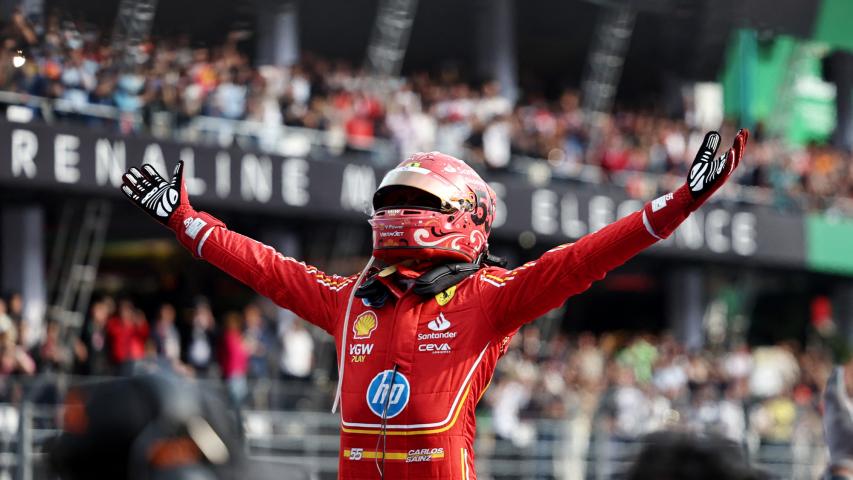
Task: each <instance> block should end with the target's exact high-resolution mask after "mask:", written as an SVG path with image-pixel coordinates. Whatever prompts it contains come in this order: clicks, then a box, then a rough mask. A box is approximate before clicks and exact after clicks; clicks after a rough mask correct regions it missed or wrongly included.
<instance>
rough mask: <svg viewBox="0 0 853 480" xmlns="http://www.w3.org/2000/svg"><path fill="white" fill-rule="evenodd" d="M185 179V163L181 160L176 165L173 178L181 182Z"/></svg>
mask: <svg viewBox="0 0 853 480" xmlns="http://www.w3.org/2000/svg"><path fill="white" fill-rule="evenodd" d="M183 177H184V161H183V160H181V161H180V162H178V164H177V165H175V171H174V172H172V178H173V179H177V180H178V181H179V182H180V181H181V180H183Z"/></svg>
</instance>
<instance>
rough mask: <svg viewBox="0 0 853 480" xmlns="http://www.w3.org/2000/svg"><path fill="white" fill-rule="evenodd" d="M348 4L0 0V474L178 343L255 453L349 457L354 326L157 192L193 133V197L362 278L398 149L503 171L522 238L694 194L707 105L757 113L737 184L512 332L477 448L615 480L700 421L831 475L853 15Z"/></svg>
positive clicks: (491, 456)
mask: <svg viewBox="0 0 853 480" xmlns="http://www.w3.org/2000/svg"><path fill="white" fill-rule="evenodd" d="M356 3H359V2H344V1H342V0H312V1H310V2H309V1H301V0H280V1H275V0H254V1H248V0H247V1H236V2H228V1H223V0H217V1H210V2H198V1H197V0H173V1H171V2H157V1H156V0H121V1H117V2H87V1H80V0H66V1H64V2H59V1H54V0H27V1H23V2H20V3H19V2H15V1H6V2H0V21H2V24H0V25H2V29H3V30H2V31H3V36H2V40H3V48H2V50H0V114H2V118H0V151H3V152H6V153H5V154H4V155H0V274H2V275H0V293H2V298H0V402H2V404H0V480H2V479H6V478H9V479H11V478H15V479H21V480H28V479H31V478H54V477H52V476H51V475H52V474H51V473H48V470H47V468H46V461H45V459H46V455H45V453H44V452H45V450H44V448H45V447H44V446H45V444H46V442H47V440H48V439H50V438H52V437H53V436H55V434H56V432H57V431H58V429H61V428H62V421H61V419H62V417H61V416H59V415H57V411H58V410H60V409H61V408H62V401H63V398H64V397H65V394H66V392H67V390H68V388H69V387H70V386H71V385H75V384H78V383H80V382H84V383H85V382H88V381H92V380H93V379H103V378H108V377H116V376H124V375H129V374H131V373H134V372H139V371H149V372H150V371H155V370H158V371H160V370H166V371H171V372H174V373H176V374H177V375H180V376H182V377H185V378H186V379H187V381H188V382H193V383H197V384H201V385H205V386H207V387H209V388H210V389H212V390H216V391H219V392H221V393H222V394H223V395H224V396H227V397H229V398H230V399H231V401H232V402H233V403H234V404H235V405H237V406H238V407H239V408H240V409H241V418H242V425H243V428H244V431H245V435H246V443H247V449H248V452H249V456H250V458H254V459H256V460H259V461H260V460H263V461H268V462H273V463H276V462H278V463H279V464H281V465H288V466H289V468H291V469H293V470H294V471H299V472H302V471H304V472H305V473H306V475H308V476H309V477H310V478H320V479H325V478H336V473H337V469H338V460H339V458H340V455H341V452H339V448H338V447H339V445H338V438H339V434H338V426H339V419H338V417H337V416H335V415H330V414H329V413H328V409H329V408H331V404H332V401H333V400H334V384H335V380H336V379H337V361H336V358H335V345H334V343H333V341H332V339H331V338H329V337H328V336H327V335H326V334H325V333H324V332H322V331H320V330H319V329H318V328H315V327H313V326H311V325H309V324H307V323H306V322H305V321H304V320H302V319H299V318H298V317H297V316H296V315H295V314H293V313H292V312H288V311H286V310H282V309H279V308H277V307H275V306H274V305H273V304H272V303H271V302H270V301H268V300H266V299H263V298H260V297H258V296H257V294H255V293H254V292H252V291H250V290H249V289H247V288H246V287H245V286H243V285H242V284H239V283H238V282H236V281H235V280H233V279H231V278H230V277H228V276H227V275H225V274H223V273H221V272H219V271H218V270H216V269H215V268H214V267H212V266H210V265H206V264H204V263H203V262H197V261H195V260H194V259H192V258H191V256H190V255H188V254H187V253H186V252H185V251H184V250H182V249H181V248H180V246H179V245H178V244H177V243H176V242H174V240H173V239H172V238H171V235H170V233H169V232H167V231H166V230H164V229H163V228H162V227H160V226H157V225H155V224H154V223H153V222H150V221H148V219H146V218H144V215H143V214H141V213H140V212H139V211H138V209H136V208H135V207H134V206H132V205H130V204H129V203H128V202H127V201H126V200H125V199H124V198H122V195H121V194H120V190H119V187H120V186H121V184H122V177H121V176H122V174H123V173H124V172H125V171H126V169H127V168H129V167H131V166H138V165H141V164H143V163H149V164H152V165H154V166H155V167H157V169H158V170H159V171H161V172H165V171H171V169H172V167H173V166H174V165H175V164H176V163H177V162H178V161H183V162H184V163H185V165H186V167H185V168H186V174H185V177H186V180H187V189H188V192H189V194H190V196H191V197H192V198H193V204H194V205H195V204H197V205H198V206H199V207H201V208H204V209H206V210H208V211H211V212H215V213H216V215H217V216H219V217H220V218H222V219H223V220H225V221H226V222H227V223H228V225H229V227H230V228H232V229H233V230H236V231H239V232H241V233H244V234H246V235H248V236H251V237H253V238H257V239H259V240H261V241H263V242H264V243H266V244H268V245H271V246H273V247H275V248H276V249H278V250H280V251H282V252H285V253H286V254H287V255H288V256H292V257H295V258H298V259H304V260H305V261H306V262H308V263H310V264H312V265H316V266H317V267H319V268H321V269H322V270H324V271H327V272H336V273H340V274H346V275H350V274H352V273H357V272H358V271H360V270H361V269H362V268H363V266H364V264H365V263H366V261H367V260H368V258H369V257H370V245H371V237H370V230H369V229H368V228H367V227H366V223H365V220H366V219H367V218H368V216H369V215H370V213H371V212H370V210H371V198H372V195H373V193H374V191H375V190H376V188H377V186H378V184H379V181H380V180H381V178H382V176H383V175H384V174H385V172H387V171H388V170H389V169H390V168H391V167H392V166H393V165H395V164H397V163H398V162H399V161H401V160H402V159H404V158H406V157H407V156H409V155H411V154H412V153H414V152H418V151H432V150H438V151H442V152H445V153H448V154H451V155H454V156H457V157H459V158H463V159H465V160H466V161H468V162H469V163H470V164H472V166H474V168H475V169H477V171H478V172H480V173H481V174H482V175H483V176H484V178H486V179H487V180H488V181H489V182H490V184H491V185H492V187H493V188H494V190H495V191H496V193H497V195H498V197H499V201H498V205H499V206H498V213H497V216H496V219H495V223H494V227H495V230H494V232H493V234H492V244H493V245H492V246H491V248H492V251H493V253H496V254H498V255H500V256H502V257H505V258H506V259H508V261H509V264H510V265H511V266H517V265H521V264H523V263H524V262H526V261H529V260H531V259H534V258H536V257H537V256H539V255H541V254H542V253H543V252H545V251H546V250H548V249H550V248H551V247H553V246H555V245H557V244H561V243H566V242H572V241H575V240H577V239H579V238H580V237H582V236H583V235H585V234H587V233H591V232H594V231H596V230H598V229H599V228H601V227H603V226H604V225H607V224H609V223H611V222H612V221H614V220H616V219H618V218H621V217H623V216H625V215H627V214H629V213H631V212H633V211H636V210H637V209H638V208H641V207H642V205H643V202H644V201H646V200H648V199H652V198H655V197H657V196H658V195H660V194H662V193H664V192H669V191H671V190H673V189H674V187H677V186H678V185H680V183H682V182H683V179H684V178H685V176H686V174H687V170H688V168H689V166H690V164H691V162H692V161H693V155H694V152H695V151H696V150H697V148H698V145H699V144H700V142H701V141H702V138H703V135H704V133H705V132H706V131H707V130H710V129H719V130H720V132H721V134H722V136H723V138H725V139H727V140H726V141H728V139H730V138H732V137H733V136H734V133H735V131H736V128H738V127H741V126H747V127H749V128H750V129H751V130H752V137H751V138H750V145H749V149H748V150H747V153H746V157H745V158H744V160H743V163H742V165H741V166H740V168H739V169H738V171H737V172H736V174H735V177H734V178H733V180H734V181H733V182H731V183H730V184H728V185H727V186H726V187H724V188H723V189H722V190H721V191H720V192H719V195H717V196H715V197H714V199H713V200H712V201H711V203H709V204H708V205H706V206H704V207H703V208H702V209H701V210H699V211H698V212H696V214H694V215H692V216H691V217H690V218H689V219H688V220H687V222H685V223H684V224H683V225H682V226H681V227H680V228H679V230H677V231H676V233H675V234H674V235H673V236H672V237H671V238H670V239H669V240H667V241H664V242H661V243H659V244H657V245H655V246H654V247H653V248H651V249H649V250H648V251H647V252H645V253H643V254H642V255H641V256H639V257H638V258H636V259H634V260H632V261H630V262H629V263H628V264H626V265H625V266H623V267H621V268H619V269H618V270H616V271H615V272H613V273H612V274H610V275H608V277H607V278H606V279H605V280H603V281H601V282H598V283H596V284H595V285H594V286H593V287H592V288H591V289H590V290H589V291H588V292H587V293H586V294H584V295H583V296H580V297H576V298H572V299H570V300H569V301H568V302H567V303H566V304H565V305H564V306H563V307H561V308H560V309H558V310H556V311H553V312H550V313H548V314H546V315H545V316H543V317H542V318H540V319H539V320H537V321H536V322H535V323H533V324H530V325H528V326H525V327H524V328H523V329H522V330H521V331H520V332H519V334H517V335H516V336H515V337H514V338H513V340H512V342H511V343H510V344H509V349H508V352H507V353H506V355H505V357H504V358H503V359H502V361H501V363H499V364H498V371H497V373H496V375H495V377H494V379H493V380H492V383H491V387H490V388H489V390H488V392H487V393H486V395H485V396H484V398H483V400H482V402H481V403H480V404H479V406H478V410H477V412H478V432H477V447H476V450H477V454H478V457H477V461H478V462H479V463H478V473H479V476H480V478H481V479H516V478H523V479H576V478H577V479H606V478H623V477H622V475H623V474H624V472H625V471H626V469H627V466H628V465H629V464H630V463H631V461H632V460H633V458H634V455H635V453H636V452H637V450H638V448H639V446H640V441H639V439H640V438H641V437H642V436H643V435H644V434H646V433H649V432H652V431H656V430H659V429H675V430H679V431H687V432H694V433H700V432H705V433H715V434H719V435H722V436H724V437H726V438H728V439H731V440H733V441H734V442H736V443H737V444H739V445H741V446H742V447H743V450H744V451H745V452H746V453H747V456H748V458H749V460H750V462H752V463H753V464H755V465H758V466H761V467H762V468H764V469H765V470H767V471H770V472H772V473H773V474H774V475H776V476H778V477H780V478H792V479H812V478H817V477H818V475H820V473H821V472H822V471H823V469H824V468H825V467H826V462H827V459H828V457H827V452H826V448H825V446H824V443H823V440H822V429H821V416H820V411H819V406H820V392H821V391H822V389H823V386H824V384H825V382H826V378H827V376H828V375H829V372H830V369H831V367H832V365H833V364H835V363H841V362H844V361H846V360H847V358H848V355H849V351H850V347H849V346H850V342H851V339H853V255H851V254H850V245H851V244H853V128H851V123H853V122H851V118H853V108H851V104H850V102H851V98H853V96H851V88H853V56H852V55H851V53H850V51H851V49H853V36H851V35H850V33H849V29H848V28H847V27H846V24H843V25H842V24H840V20H839V19H841V20H843V19H849V18H851V16H853V9H851V8H850V6H849V5H847V3H846V2H844V1H843V0H821V1H805V0H803V1H795V0H790V1H783V2H771V1H769V0H752V1H751V2H747V3H748V4H749V8H745V7H743V5H741V2H735V1H734V0H726V1H717V2H711V1H710V0H696V1H681V0H654V1H635V0H588V1H587V0H583V1H582V0H571V1H566V2H554V1H546V0H528V1H524V2H521V1H518V0H465V1H452V0H433V1H430V2H417V1H415V0H371V1H369V2H363V3H364V4H365V5H364V6H361V5H356ZM732 19H737V20H736V21H733V20H732ZM841 23H843V22H841Z"/></svg>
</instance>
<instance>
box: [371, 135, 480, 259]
mask: <svg viewBox="0 0 853 480" xmlns="http://www.w3.org/2000/svg"><path fill="white" fill-rule="evenodd" d="M496 204H497V200H496V196H495V192H494V191H493V190H492V188H491V187H490V186H489V185H488V184H487V183H486V182H485V181H484V180H483V179H482V178H480V176H479V175H478V174H477V172H475V171H474V169H472V168H471V167H469V166H468V165H467V164H466V163H465V162H463V161H462V160H459V159H458V158H454V157H452V156H450V155H445V154H443V153H440V152H429V153H416V154H414V155H412V156H411V157H409V159H408V160H406V161H404V162H403V163H401V164H399V165H398V166H397V167H396V168H394V169H393V170H391V171H390V172H388V173H387V174H386V175H385V178H383V179H382V183H381V184H380V185H379V188H378V189H377V190H376V193H375V194H374V195H373V216H372V217H371V218H370V220H369V222H370V225H371V227H372V228H373V255H374V257H376V258H378V259H380V260H382V261H384V262H386V263H388V264H394V263H399V262H401V261H404V260H425V261H431V262H439V263H442V262H454V261H456V262H478V261H479V260H480V258H481V256H482V255H483V254H484V253H486V252H487V249H488V240H489V232H490V231H491V228H492V221H493V220H494V217H495V208H496Z"/></svg>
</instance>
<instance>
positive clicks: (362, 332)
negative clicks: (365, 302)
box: [352, 310, 379, 340]
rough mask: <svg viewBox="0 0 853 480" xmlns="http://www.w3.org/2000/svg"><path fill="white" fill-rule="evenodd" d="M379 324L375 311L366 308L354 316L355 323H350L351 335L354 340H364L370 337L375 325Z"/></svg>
mask: <svg viewBox="0 0 853 480" xmlns="http://www.w3.org/2000/svg"><path fill="white" fill-rule="evenodd" d="M378 326H379V318H378V317H377V316H376V314H375V313H373V312H372V311H370V310H368V311H366V312H363V313H361V314H360V315H359V316H357V317H355V323H353V324H352V333H353V337H352V338H354V339H356V340H364V339H366V338H370V335H372V334H373V331H374V330H376V327H378Z"/></svg>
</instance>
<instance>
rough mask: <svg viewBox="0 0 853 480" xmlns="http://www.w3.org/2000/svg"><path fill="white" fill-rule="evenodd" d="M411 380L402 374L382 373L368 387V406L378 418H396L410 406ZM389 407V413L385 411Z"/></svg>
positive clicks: (388, 371)
mask: <svg viewBox="0 0 853 480" xmlns="http://www.w3.org/2000/svg"><path fill="white" fill-rule="evenodd" d="M410 392H411V390H410V389H409V380H408V379H407V378H406V377H405V375H403V374H402V373H400V372H396V373H395V372H394V371H393V370H385V371H383V372H380V373H379V374H377V375H376V376H375V377H373V380H371V381H370V385H368V387H367V406H368V407H370V411H371V412H373V413H374V414H375V415H376V416H377V417H380V418H381V417H382V412H385V413H386V414H385V418H394V417H396V416H397V415H399V414H400V412H402V411H403V409H404V408H406V405H408V404H409V397H410ZM386 406H387V409H388V410H387V411H386V410H385V409H386Z"/></svg>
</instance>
